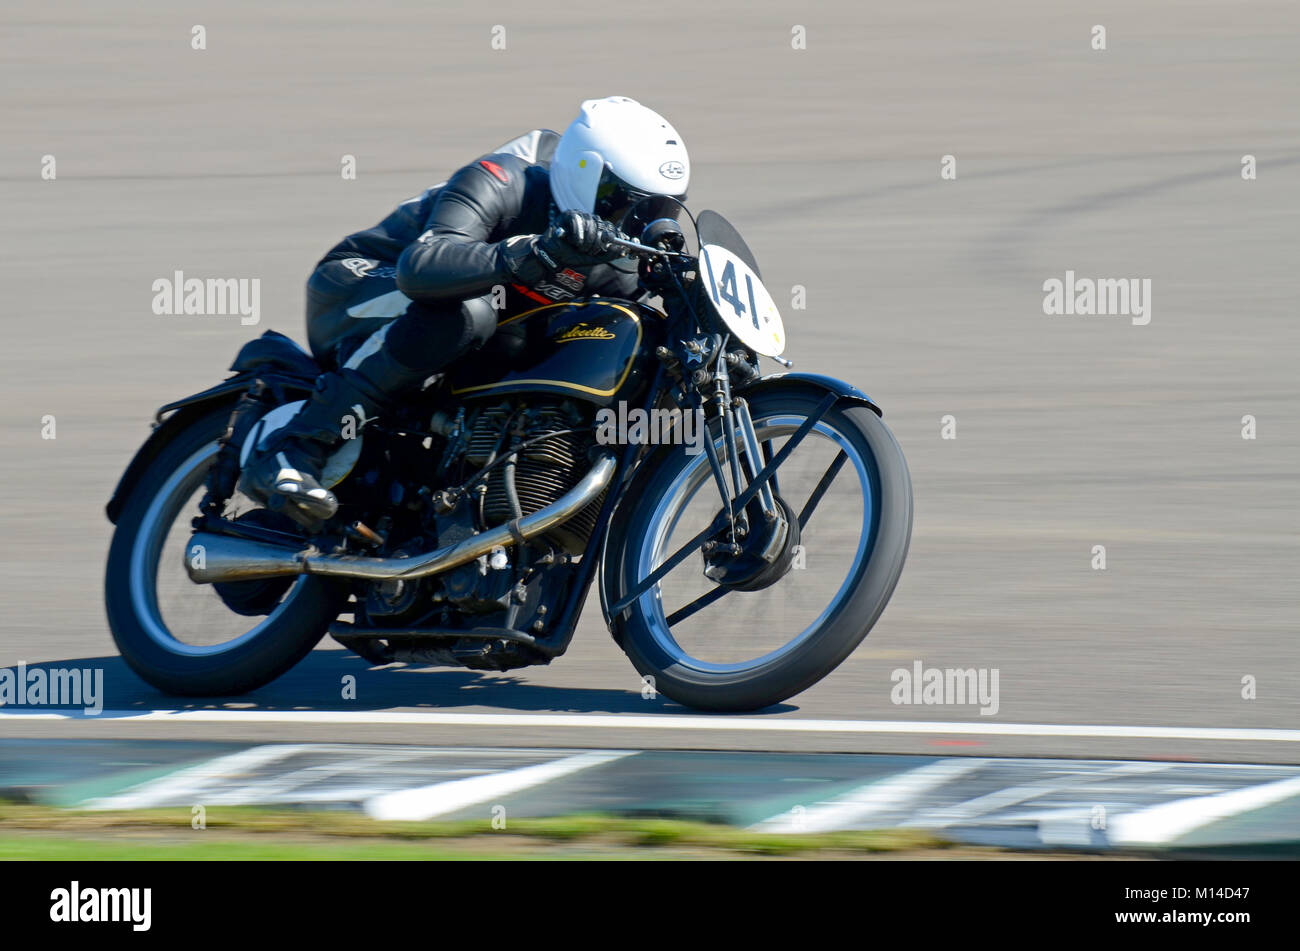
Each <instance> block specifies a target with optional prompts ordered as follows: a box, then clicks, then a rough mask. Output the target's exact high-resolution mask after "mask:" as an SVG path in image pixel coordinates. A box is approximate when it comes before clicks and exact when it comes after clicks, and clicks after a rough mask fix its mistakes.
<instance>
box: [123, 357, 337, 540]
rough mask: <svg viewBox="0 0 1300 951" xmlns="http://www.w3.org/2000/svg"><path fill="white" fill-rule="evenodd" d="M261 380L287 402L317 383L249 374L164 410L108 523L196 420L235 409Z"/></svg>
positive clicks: (128, 471) (125, 475) (129, 473)
mask: <svg viewBox="0 0 1300 951" xmlns="http://www.w3.org/2000/svg"><path fill="white" fill-rule="evenodd" d="M258 378H260V379H262V380H265V381H266V382H267V383H268V384H270V385H271V386H279V387H280V388H281V389H282V391H283V393H284V395H285V397H286V400H287V398H288V397H289V396H290V395H291V394H292V395H293V398H294V399H300V398H301V395H300V394H306V393H310V392H311V389H312V387H313V386H314V384H315V381H314V380H304V379H301V378H298V377H290V376H282V375H279V374H273V373H256V374H255V373H252V372H246V373H240V374H238V375H236V376H232V377H231V378H230V379H228V380H225V381H223V382H221V383H218V384H217V385H216V386H213V387H209V388H208V389H206V390H203V391H202V392H201V393H195V394H194V395H193V396H187V397H185V398H184V399H181V400H176V401H175V402H172V403H168V404H167V405H166V406H163V407H161V408H160V409H159V410H158V412H157V413H156V414H155V421H154V424H153V432H151V433H150V434H149V438H148V439H146V440H145V442H144V445H143V446H141V447H140V448H139V449H138V450H136V453H135V456H134V458H132V459H131V464H130V465H128V466H127V467H126V471H125V472H123V473H122V478H120V479H119V480H118V482H117V488H115V489H114V490H113V496H112V498H110V499H109V500H108V505H107V506H106V507H105V512H106V513H107V514H108V520H109V521H110V522H112V523H113V524H114V525H116V524H117V520H118V517H119V516H120V515H121V514H122V509H123V508H124V507H125V506H126V502H127V499H129V498H130V496H131V491H132V490H133V489H134V488H135V485H136V483H137V482H139V481H140V477H141V476H142V475H143V474H144V472H145V470H147V469H148V468H149V466H150V465H151V464H152V463H153V461H154V459H156V458H158V454H159V453H160V452H162V451H163V449H165V448H166V447H167V444H168V443H170V442H171V441H172V440H173V439H175V438H176V436H177V435H178V434H180V433H182V432H184V431H185V430H186V429H188V428H189V427H190V426H191V425H193V423H194V422H195V421H196V420H198V419H200V418H201V417H203V416H206V415H207V414H208V413H210V412H212V411H213V410H215V409H218V408H221V407H223V406H224V407H226V408H228V409H234V406H235V403H236V402H237V401H238V400H239V397H240V395H241V394H243V393H244V391H245V390H247V389H248V387H249V386H250V385H251V384H252V382H253V380H254V379H258Z"/></svg>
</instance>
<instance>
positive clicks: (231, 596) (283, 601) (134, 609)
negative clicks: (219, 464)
mask: <svg viewBox="0 0 1300 951" xmlns="http://www.w3.org/2000/svg"><path fill="white" fill-rule="evenodd" d="M229 416H230V408H229V407H228V406H227V407H223V408H222V409H219V410H214V411H213V412H212V413H210V414H208V415H206V416H204V417H201V418H200V419H198V420H196V421H195V422H194V424H193V425H192V426H190V427H189V428H188V429H186V430H184V431H183V432H181V433H179V434H178V435H177V436H176V437H175V438H174V439H173V440H172V441H171V442H170V443H169V444H168V445H167V446H166V447H165V448H164V449H163V450H162V451H161V452H160V453H159V454H158V456H157V458H156V459H155V460H154V461H153V463H152V464H151V465H150V467H149V469H148V471H147V472H146V473H145V475H144V476H143V478H141V480H140V482H139V483H138V484H137V485H136V486H135V487H134V489H133V490H132V492H131V496H130V498H129V499H128V501H127V503H126V505H125V507H124V508H123V510H122V513H121V516H120V517H119V518H118V522H117V529H116V531H115V532H114V534H113V542H112V545H111V547H110V548H109V553H108V567H107V571H106V574H105V578H104V599H105V605H106V608H107V612H108V623H109V627H110V629H111V630H112V633H113V640H114V641H115V642H116V643H117V647H118V650H119V651H121V653H122V658H123V659H124V660H125V661H126V663H127V664H128V665H129V666H130V667H131V669H132V670H134V671H135V672H136V673H137V674H139V675H140V677H142V678H143V679H144V680H145V681H146V682H148V683H149V684H151V685H152V686H154V687H157V688H158V689H159V690H161V691H163V692H164V693H169V694H178V695H181V696H228V695H234V694H241V693H245V692H247V691H249V690H254V689H256V688H258V687H261V686H263V685H264V684H267V683H270V682H271V681H272V680H275V679H276V678H277V677H279V676H280V675H281V674H283V673H284V672H285V671H287V670H288V669H289V668H291V667H293V666H294V665H295V664H296V663H298V661H300V660H302V658H303V657H304V656H306V654H307V653H308V652H309V651H310V650H311V649H312V648H313V647H314V646H315V645H316V643H317V642H318V641H319V640H320V639H321V637H322V636H323V635H324V634H325V631H326V629H327V628H328V626H329V624H330V622H331V621H333V620H334V618H335V617H336V616H337V615H338V612H339V611H340V609H341V608H342V604H343V600H344V599H345V597H346V589H345V588H343V587H342V586H340V585H339V583H338V582H336V581H328V580H326V579H322V578H312V577H305V576H304V577H301V578H299V579H297V580H295V581H293V582H292V583H291V584H290V585H288V586H287V589H286V590H285V591H284V592H282V596H276V594H275V593H274V591H273V590H272V589H273V588H274V585H268V584H266V583H265V582H259V581H250V582H241V583H239V584H234V585H223V586H222V590H221V591H217V590H215V588H214V586H211V585H196V584H193V583H192V582H189V579H188V577H187V576H186V575H185V573H184V565H183V563H182V562H181V558H180V557H172V556H173V555H175V554H176V552H177V551H180V552H183V551H184V547H183V546H184V542H185V540H187V539H188V538H189V533H190V526H189V521H190V519H191V518H192V517H193V516H194V515H197V514H198V510H197V507H195V505H194V504H193V503H194V500H195V498H196V494H197V495H201V493H202V490H203V482H204V477H205V475H206V473H207V470H208V468H209V467H210V466H211V464H212V462H213V460H214V458H215V456H216V452H217V439H218V438H219V437H220V436H221V434H222V433H223V432H224V430H225V427H226V423H227V421H228V419H229ZM178 546H179V547H178ZM164 549H168V550H169V552H170V554H169V555H168V556H167V557H164ZM173 562H174V563H173ZM178 572H179V574H177V573H178ZM161 578H166V579H167V581H168V584H169V586H170V588H171V589H174V591H175V592H177V593H178V594H179V597H177V598H173V599H172V600H174V601H179V602H180V606H179V607H175V608H173V607H171V606H170V605H169V609H168V610H167V611H166V612H164V610H163V609H161V608H160V606H159V601H160V599H159V582H160V579H161ZM187 584H188V585H189V587H188V588H187V587H186V585H187ZM241 585H247V586H248V588H247V589H244V590H240V586H241ZM231 607H234V608H235V609H236V611H237V612H238V613H236V611H232V610H230V608H231ZM249 614H252V615H258V614H261V615H264V616H263V617H262V618H261V620H260V621H258V622H257V623H254V622H253V621H252V620H251V619H250V620H241V619H240V616H241V615H249ZM195 617H198V618H199V621H198V623H197V624H193V625H190V626H191V627H193V628H195V629H196V630H198V631H199V633H200V636H199V637H198V638H197V639H198V640H209V641H210V640H211V639H212V636H214V635H213V632H214V629H216V628H221V627H224V626H226V625H225V624H224V623H223V622H233V627H234V633H233V636H231V637H229V638H225V639H224V640H219V641H218V642H216V643H193V642H192V641H186V640H183V639H182V638H181V637H180V636H179V635H178V633H177V631H176V630H175V625H174V624H173V622H172V621H169V620H168V619H169V618H174V619H177V620H181V621H184V620H190V619H193V618H195ZM250 625H251V626H250ZM204 635H208V636H206V637H205V636H204Z"/></svg>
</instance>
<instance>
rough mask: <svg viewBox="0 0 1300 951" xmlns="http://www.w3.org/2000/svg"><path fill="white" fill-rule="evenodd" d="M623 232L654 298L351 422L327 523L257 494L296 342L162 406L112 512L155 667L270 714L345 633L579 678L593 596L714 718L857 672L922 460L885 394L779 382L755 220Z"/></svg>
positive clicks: (137, 651) (420, 656)
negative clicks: (274, 688)
mask: <svg viewBox="0 0 1300 951" xmlns="http://www.w3.org/2000/svg"><path fill="white" fill-rule="evenodd" d="M685 222H689V223H690V225H691V226H692V228H693V231H694V239H695V240H694V245H693V247H694V250H693V251H692V250H690V247H691V246H690V245H689V243H688V240H687V235H686V231H685V228H684V223H685ZM622 230H623V232H626V234H637V235H639V237H638V238H637V239H636V240H633V239H631V238H623V237H620V238H616V239H614V240H615V241H616V242H617V243H618V244H619V245H620V247H621V249H622V250H623V252H624V254H625V255H626V258H625V259H624V260H625V262H626V264H627V265H628V266H629V268H630V267H631V266H633V265H634V266H635V267H636V269H637V271H638V275H639V286H640V287H641V289H642V290H643V291H644V292H646V293H645V295H644V296H642V298H641V299H640V300H637V301H632V300H621V299H613V298H601V297H591V298H588V299H585V300H573V301H567V302H562V303H555V304H547V305H544V306H539V307H537V308H535V309H533V310H530V311H528V312H526V313H523V314H520V315H518V316H515V317H512V318H509V320H508V321H502V324H503V325H504V324H505V323H512V322H513V323H516V326H515V328H514V330H515V331H516V332H520V333H522V335H523V337H524V339H525V340H527V342H528V345H527V346H526V347H524V348H522V355H521V356H517V357H515V358H513V359H510V360H507V359H493V360H470V361H464V365H458V366H456V367H454V368H452V369H451V370H449V371H448V372H446V373H444V374H441V375H440V376H438V377H435V378H433V379H431V380H430V381H428V382H427V383H426V385H425V387H424V388H423V390H422V391H421V392H420V393H419V394H417V395H415V396H413V397H411V398H410V399H408V400H406V401H405V402H404V404H403V405H402V406H401V407H400V408H399V409H398V410H397V411H395V412H394V413H392V414H390V415H388V416H385V417H382V418H380V419H379V420H376V421H371V422H369V424H368V425H365V426H364V427H363V428H361V429H360V430H359V431H357V432H355V433H349V432H347V431H346V429H345V436H351V438H348V439H346V440H345V441H344V443H343V444H342V447H341V448H340V449H339V450H338V451H337V452H336V453H335V454H334V456H333V457H332V458H331V459H330V460H329V465H328V466H327V468H326V471H325V474H324V479H323V482H324V483H325V484H327V485H329V486H331V487H332V488H333V491H334V492H335V494H336V495H337V496H338V498H339V500H340V509H339V513H338V515H337V516H336V517H335V518H334V519H332V520H331V521H330V522H329V523H327V524H326V525H325V527H324V529H323V530H321V531H320V532H318V533H315V534H311V535H308V534H306V533H304V531H303V530H302V529H301V528H299V527H298V526H297V525H296V524H295V523H294V522H292V521H290V520H288V519H287V518H285V517H284V516H283V515H280V514H278V513H275V512H271V511H268V510H267V509H266V508H265V507H263V506H261V505H260V504H258V503H256V502H254V501H253V500H251V499H249V498H247V497H245V496H243V495H242V494H241V493H240V492H239V491H238V490H237V482H238V476H239V471H240V465H241V463H242V462H243V460H244V459H246V458H247V456H248V453H249V451H250V450H251V448H252V447H253V446H254V445H256V444H257V443H258V442H259V441H261V440H262V439H264V438H265V437H266V436H267V435H268V434H269V433H270V432H272V431H274V430H275V429H276V428H277V427H278V426H281V425H284V423H285V422H286V421H287V420H288V419H289V418H290V417H292V416H293V414H294V413H295V412H296V410H297V409H298V407H300V406H301V405H302V401H303V399H304V398H305V397H306V396H307V395H308V394H309V393H310V391H311V390H312V388H313V386H314V383H315V379H316V377H317V376H318V375H319V374H320V372H321V370H320V368H319V367H318V366H317V364H316V363H315V361H314V360H313V359H312V357H311V356H309V355H308V354H307V353H306V352H305V351H304V350H302V349H301V348H299V347H298V346H297V345H296V344H295V343H293V342H292V341H291V340H290V339H289V338H287V337H284V336H282V335H280V334H277V333H275V332H273V331H268V332H267V333H266V334H264V335H263V336H262V337H260V338H258V339H256V340H253V341H251V342H249V343H248V344H246V345H245V346H244V347H243V349H242V350H241V351H240V352H239V354H238V356H237V357H236V359H235V361H234V363H233V364H232V366H231V370H232V371H233V375H232V376H230V377H229V378H228V379H226V380H225V381H223V382H222V383H219V384H217V385H216V386H213V387H211V388H209V389H207V390H204V391H202V392H200V393H196V394H194V395H192V396H189V397H187V398H185V399H182V400H178V401H176V402H173V403H169V404H167V405H166V406H163V407H162V408H161V409H160V410H158V413H157V416H156V420H155V428H154V431H153V433H152V435H151V436H150V437H149V439H148V441H147V442H146V443H145V444H144V445H143V446H142V447H141V448H140V450H139V451H138V452H137V454H136V456H135V458H134V459H133V460H132V462H131V463H130V465H129V466H128V468H127V469H126V471H125V473H124V474H123V475H122V477H121V480H120V482H119V484H118V486H117V489H116V491H115V492H114V494H113V496H112V499H111V501H110V502H109V504H108V507H107V511H108V516H109V519H110V520H111V521H112V522H113V523H114V524H115V526H116V528H115V532H114V536H113V541H112V546H111V548H110V551H109V555H108V563H107V573H106V584H105V588H106V607H107V614H108V620H109V624H110V626H111V629H112V633H113V637H114V640H115V641H116V644H117V646H118V649H119V650H120V651H121V654H122V657H123V658H124V659H125V660H126V662H127V663H128V664H129V665H130V666H131V668H132V669H133V670H135V671H136V673H138V674H139V675H140V676H141V677H142V678H143V679H144V680H146V681H147V682H148V683H150V684H152V685H153V686H155V687H157V688H158V689H160V690H162V691H164V692H166V693H170V694H179V695H187V696H215V695H235V694H241V693H244V692H247V691H250V690H253V689H255V688H257V687H260V686H263V685H265V684H267V683H269V682H271V681H272V680H274V679H275V678H277V677H278V676H280V675H281V674H283V673H284V672H285V671H287V670H288V669H290V668H291V667H293V666H294V665H295V664H296V663H297V662H298V661H300V660H301V659H302V658H303V657H304V656H305V655H306V654H307V653H308V652H309V651H311V650H312V648H313V647H314V646H315V645H316V644H317V643H318V642H319V641H320V640H321V638H322V637H323V636H324V635H325V634H326V633H328V634H330V635H331V636H332V637H333V638H334V639H335V640H336V641H338V642H339V643H340V644H342V645H343V646H345V647H346V648H348V649H350V650H352V651H354V652H355V653H356V654H358V655H360V656H361V657H362V658H364V659H365V660H366V661H369V662H370V663H372V664H374V665H387V664H393V663H398V662H401V663H406V664H420V665H446V666H459V667H465V668H470V669H473V670H485V671H505V670H511V669H515V668H520V667H526V666H529V665H534V664H549V663H550V662H551V661H552V660H553V659H555V658H557V657H560V656H561V655H563V654H564V653H565V651H566V649H567V648H568V646H569V644H570V642H571V641H572V638H573V635H574V632H575V629H576V627H577V623H578V619H579V615H580V613H581V611H582V609H583V607H584V605H585V603H586V601H587V596H588V593H589V590H590V588H591V586H592V585H593V584H596V586H597V589H598V591H599V596H600V608H601V611H602V612H603V615H604V619H605V622H606V625H607V626H608V629H609V631H610V633H611V634H612V635H613V638H614V640H615V642H616V643H617V644H618V645H619V647H621V648H622V650H623V651H624V652H625V653H626V654H627V656H628V659H629V660H630V661H631V662H632V665H633V666H634V667H635V668H636V670H637V671H638V672H639V673H640V674H641V676H642V678H643V683H644V685H645V686H646V687H649V688H651V689H652V690H653V691H654V692H656V693H662V694H664V695H665V696H667V697H669V698H671V699H672V700H674V701H677V702H678V703H681V704H683V705H686V706H688V707H694V708H698V709H702V710H715V711H747V710H755V709H759V708H762V707H767V706H770V705H772V704H776V703H779V702H781V701H783V700H786V699H787V698H789V697H792V696H794V695H795V694H798V693H800V692H801V691H803V690H805V689H807V688H808V687H810V686H811V685H813V684H814V683H816V682H818V681H819V680H821V679H822V678H823V677H825V676H826V675H827V674H828V673H829V672H830V671H831V670H833V669H834V668H835V667H836V666H837V665H839V664H840V663H841V662H842V661H843V660H844V659H845V658H846V657H848V656H849V654H850V653H851V652H852V651H853V649H854V648H855V647H856V646H857V645H858V644H859V643H860V642H861V641H862V639H863V638H864V637H865V636H866V635H867V633H868V632H869V631H870V630H871V628H872V626H873V625H874V624H875V622H876V620H877V618H878V617H879V616H880V614H881V612H882V611H883V610H884V608H885V605H886V604H887V602H888V600H889V598H890V595H891V594H892V592H893V590H894V586H895V584H896V583H897V581H898V578H899V575H900V573H901V572H902V568H903V562H904V560H905V558H906V554H907V548H908V543H909V540H910V537H911V527H912V490H911V482H910V477H909V475H908V470H907V464H906V462H905V460H904V458H903V454H902V451H901V450H900V449H899V446H898V443H897V442H896V441H895V439H894V437H893V435H892V434H891V433H890V431H889V429H888V428H887V427H886V426H885V424H884V423H883V422H882V420H881V411H880V410H879V409H878V408H877V406H876V405H875V404H874V403H873V402H872V401H871V399H870V398H868V397H867V396H866V394H864V393H863V392H861V391H860V390H858V389H857V388H856V387H854V386H851V385H849V384H847V383H844V382H841V381H839V380H836V379H832V378H830V377H826V376H821V375H816V374H809V373H796V372H788V369H787V370H783V371H780V372H776V373H773V374H767V375H764V374H763V373H762V372H761V370H760V368H759V360H760V358H763V357H768V358H772V359H774V360H776V361H778V362H779V363H781V364H782V365H783V366H784V367H786V368H788V367H789V366H790V364H789V362H788V361H786V360H784V359H783V358H782V357H781V354H782V352H783V351H784V348H785V343H786V340H785V329H784V324H783V321H782V319H781V315H780V313H779V311H778V309H777V307H776V305H775V303H774V302H773V300H772V297H771V295H770V294H769V292H768V291H767V290H766V289H765V287H764V285H763V283H762V280H761V277H760V273H759V268H758V264H757V262H756V261H755V260H754V256H753V254H752V253H751V252H750V250H749V248H748V247H747V246H746V244H745V242H744V240H743V239H742V238H741V236H740V234H739V233H738V232H737V231H736V229H735V228H734V227H732V226H731V224H730V223H729V222H727V220H726V219H725V218H723V217H722V216H721V215H719V214H717V213H716V212H711V211H704V212H701V213H700V214H699V215H698V217H694V216H692V215H691V213H690V212H689V211H688V210H687V209H686V208H685V206H684V205H682V204H681V203H680V202H677V201H676V200H675V199H670V198H663V197H652V198H648V199H643V200H642V201H641V202H639V203H638V204H637V205H636V206H634V207H633V208H632V209H631V210H630V211H629V213H628V215H627V216H626V217H625V219H624V222H623V225H622ZM656 301H657V302H658V303H657V304H655V302H656ZM647 421H648V423H647ZM692 422H695V424H696V427H695V429H696V431H695V432H694V435H692V425H691V424H692ZM650 437H654V438H650Z"/></svg>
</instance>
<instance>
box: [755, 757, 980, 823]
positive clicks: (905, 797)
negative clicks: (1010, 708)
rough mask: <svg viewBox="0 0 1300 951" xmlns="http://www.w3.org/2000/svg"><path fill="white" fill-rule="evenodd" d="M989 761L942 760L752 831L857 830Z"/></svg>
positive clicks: (783, 815)
mask: <svg viewBox="0 0 1300 951" xmlns="http://www.w3.org/2000/svg"><path fill="white" fill-rule="evenodd" d="M988 762H989V761H988V760H985V759H978V758H976V757H970V758H964V759H943V760H939V762H937V763H930V764H928V765H926V766H919V767H917V768H916V769H909V770H907V771H906V772H903V773H899V774H897V775H894V776H886V777H884V778H882V779H880V780H878V781H876V782H873V783H868V784H867V785H865V786H859V787H858V788H857V789H852V790H850V791H848V792H846V793H844V794H843V795H842V796H839V797H837V798H835V799H831V800H827V801H826V802H819V803H817V804H816V805H814V806H812V807H811V808H809V809H807V810H805V811H804V812H803V813H802V814H800V813H797V812H795V811H794V810H789V811H787V812H782V813H780V814H779V815H775V816H772V817H771V818H770V819H764V820H763V821H762V822H759V823H757V824H755V825H754V826H752V827H751V828H754V829H757V830H760V831H762V832H830V831H835V830H838V829H849V828H854V827H855V825H856V824H857V823H860V822H865V821H866V820H867V819H870V818H873V817H877V816H881V815H884V814H889V813H896V812H898V811H900V810H901V811H906V810H908V809H909V808H910V807H911V805H912V804H914V803H915V802H916V801H917V800H918V799H920V797H922V796H924V795H925V794H926V793H928V792H932V791H933V790H935V789H938V788H939V787H940V786H943V785H946V784H947V783H949V782H951V781H952V780H954V779H958V778H960V777H962V776H965V775H967V774H969V773H973V772H974V771H975V770H977V769H979V768H981V767H982V766H984V765H985V764H987V763H988ZM856 827H857V828H861V826H856Z"/></svg>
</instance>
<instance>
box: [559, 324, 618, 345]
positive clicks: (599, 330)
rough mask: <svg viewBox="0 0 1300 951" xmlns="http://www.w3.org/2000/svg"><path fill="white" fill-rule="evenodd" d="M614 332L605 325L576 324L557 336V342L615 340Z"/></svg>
mask: <svg viewBox="0 0 1300 951" xmlns="http://www.w3.org/2000/svg"><path fill="white" fill-rule="evenodd" d="M614 336H615V335H614V333H613V332H612V331H609V330H606V329H605V328H604V327H589V326H587V325H586V324H574V325H573V326H572V327H570V328H569V329H568V330H566V331H564V333H562V334H560V335H559V336H558V337H556V338H555V342H556V343H571V342H572V341H574V340H613V339H614Z"/></svg>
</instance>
